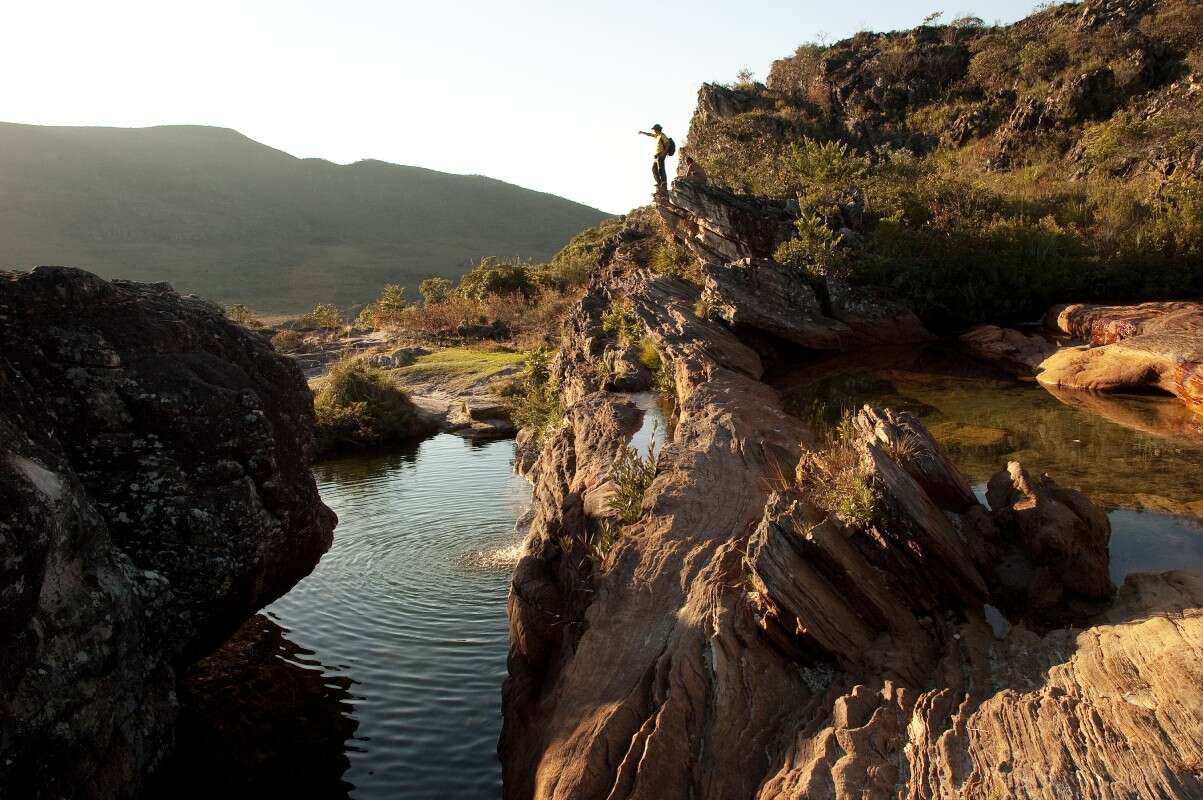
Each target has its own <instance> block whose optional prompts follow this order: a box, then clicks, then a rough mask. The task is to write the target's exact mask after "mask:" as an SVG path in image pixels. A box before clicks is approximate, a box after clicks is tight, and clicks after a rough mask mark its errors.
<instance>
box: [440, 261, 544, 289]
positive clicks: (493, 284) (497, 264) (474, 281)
mask: <svg viewBox="0 0 1203 800" xmlns="http://www.w3.org/2000/svg"><path fill="white" fill-rule="evenodd" d="M458 291H459V294H460V295H462V296H463V297H465V298H467V299H469V300H483V299H484V298H485V297H488V296H489V295H497V296H499V297H507V296H510V295H516V294H520V295H522V296H523V297H531V296H532V295H534V294H535V291H536V286H535V282H534V280H533V277H532V275H531V265H530V264H528V263H526V262H523V261H521V260H518V259H514V260H507V259H501V258H495V257H493V256H488V257H486V258H482V259H481V260H480V262H479V263H478V264H477V265H476V266H474V267H473V268H472V269H471V270H469V271H468V272H465V273H464V275H463V277H461V278H460V279H459V290H458Z"/></svg>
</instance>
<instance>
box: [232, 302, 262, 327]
mask: <svg viewBox="0 0 1203 800" xmlns="http://www.w3.org/2000/svg"><path fill="white" fill-rule="evenodd" d="M225 312H226V319H228V320H230V321H231V322H237V323H238V324H239V325H241V326H243V327H244V328H262V327H263V323H262V322H260V321H259V319H258V318H257V317H256V316H255V312H254V311H252V310H251V308H250V306H247V305H243V304H242V303H234V304H233V305H228V306H226V308H225Z"/></svg>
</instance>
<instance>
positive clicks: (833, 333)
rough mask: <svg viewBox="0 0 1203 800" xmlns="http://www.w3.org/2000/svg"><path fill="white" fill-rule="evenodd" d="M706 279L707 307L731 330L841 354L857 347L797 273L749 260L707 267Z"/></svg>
mask: <svg viewBox="0 0 1203 800" xmlns="http://www.w3.org/2000/svg"><path fill="white" fill-rule="evenodd" d="M702 276H703V279H704V281H705V285H704V288H703V290H702V301H703V302H704V303H706V304H707V305H708V306H709V307H710V308H711V309H712V313H714V314H716V315H717V316H718V317H719V318H721V319H723V320H725V321H726V322H727V323H729V324H731V325H736V326H742V327H749V328H755V329H757V330H761V331H764V332H766V333H771V334H772V335H774V336H777V337H779V338H781V339H784V340H786V341H787V342H793V343H794V344H798V345H801V346H803V347H809V348H812V349H814V350H839V349H841V348H842V347H846V346H848V345H849V344H851V342H852V339H853V333H852V329H851V328H849V327H848V326H847V325H845V324H844V323H842V322H839V321H838V320H834V319H832V318H831V317H826V316H824V315H823V310H822V308H820V306H819V301H818V299H817V298H816V297H815V293H814V290H813V289H811V288H810V285H809V284H808V283H807V282H806V281H805V280H803V279H802V276H801V275H799V274H798V273H797V271H796V270H792V269H789V268H787V267H783V266H781V265H780V264H778V263H777V262H775V261H772V260H769V259H750V258H749V259H743V260H741V261H737V262H734V263H732V264H730V265H728V266H720V265H718V264H715V263H713V262H703V264H702Z"/></svg>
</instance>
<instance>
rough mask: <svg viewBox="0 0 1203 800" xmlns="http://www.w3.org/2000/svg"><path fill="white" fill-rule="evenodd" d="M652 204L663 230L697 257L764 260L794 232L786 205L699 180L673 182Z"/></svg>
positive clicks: (724, 260)
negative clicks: (665, 226)
mask: <svg viewBox="0 0 1203 800" xmlns="http://www.w3.org/2000/svg"><path fill="white" fill-rule="evenodd" d="M656 207H657V208H658V210H659V211H660V216H661V218H662V219H663V220H664V222H665V224H666V225H668V227H669V229H671V230H672V232H673V233H674V234H675V235H676V236H677V238H678V239H680V240H681V241H683V242H684V243H685V244H686V246H688V247H689V249H690V250H692V251H693V252H694V254H695V255H696V256H697V257H698V258H699V259H701V260H703V261H714V262H717V263H720V264H726V263H729V262H731V261H737V260H739V259H742V258H770V257H772V255H773V251H774V250H776V249H777V247H778V246H780V245H781V244H782V243H783V242H785V241H787V240H788V239H789V238H790V237H791V236H793V233H794V216H795V214H794V213H791V212H790V208H789V204H788V203H784V202H780V201H776V200H769V199H766V198H760V197H751V196H748V195H738V194H735V193H734V192H730V191H728V190H726V189H723V188H720V187H718V186H714V185H711V184H707V183H702V182H700V181H675V182H674V183H673V189H672V191H671V192H669V193H667V194H661V195H658V196H657V198H656Z"/></svg>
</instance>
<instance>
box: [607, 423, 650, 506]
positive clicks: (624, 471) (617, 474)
mask: <svg viewBox="0 0 1203 800" xmlns="http://www.w3.org/2000/svg"><path fill="white" fill-rule="evenodd" d="M655 477H656V432H655V431H654V430H653V431H652V438H651V441H650V442H649V443H648V446H647V455H646V456H641V455H640V454H639V451H638V450H636V449H635V448H634V447H631V446H629V445H628V446H626V447H624V448H623V449H622V451H621V452H619V454H618V456H617V457H616V458H615V459H614V468H613V471H612V473H611V480H613V481H614V490H613V492H611V493H610V497H609V498H608V499H607V501H606V509H607V511H609V513H610V514H611V515H613V517H614V518H615V519H616V520H617V521H618V524H619V525H630V524H631V523H633V522H635V521H637V520H638V519H639V517H640V516H641V515H642V513H643V495H644V494H645V493H646V492H647V489H648V487H649V486H651V485H652V480H653V479H654V478H655Z"/></svg>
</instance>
